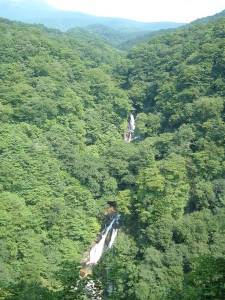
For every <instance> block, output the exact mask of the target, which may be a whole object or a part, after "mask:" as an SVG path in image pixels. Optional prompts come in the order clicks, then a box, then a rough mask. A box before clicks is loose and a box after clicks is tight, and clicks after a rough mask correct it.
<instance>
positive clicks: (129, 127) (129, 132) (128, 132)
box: [124, 114, 135, 143]
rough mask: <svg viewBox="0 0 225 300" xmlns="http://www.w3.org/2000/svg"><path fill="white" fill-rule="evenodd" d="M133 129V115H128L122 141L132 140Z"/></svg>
mask: <svg viewBox="0 0 225 300" xmlns="http://www.w3.org/2000/svg"><path fill="white" fill-rule="evenodd" d="M134 129H135V120H134V115H133V114H131V115H130V121H129V123H128V125H127V130H126V132H125V134H124V141H125V142H128V143H130V142H131V141H132V140H133V133H134Z"/></svg>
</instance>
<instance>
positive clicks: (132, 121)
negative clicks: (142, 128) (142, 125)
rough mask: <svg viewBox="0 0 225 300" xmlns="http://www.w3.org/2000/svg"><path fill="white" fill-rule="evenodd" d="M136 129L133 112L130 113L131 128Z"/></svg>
mask: <svg viewBox="0 0 225 300" xmlns="http://www.w3.org/2000/svg"><path fill="white" fill-rule="evenodd" d="M134 129H135V121H134V116H133V114H131V115H130V130H132V131H134Z"/></svg>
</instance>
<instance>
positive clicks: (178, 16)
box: [45, 0, 225, 22]
mask: <svg viewBox="0 0 225 300" xmlns="http://www.w3.org/2000/svg"><path fill="white" fill-rule="evenodd" d="M45 1H46V2H47V3H48V4H51V5H52V6H54V7H56V8H60V9H67V10H74V11H81V12H85V13H88V14H92V15H98V16H107V17H122V18H126V19H132V20H137V21H144V22H157V21H174V22H190V21H193V20H195V19H197V18H202V17H206V16H209V15H213V14H215V13H217V12H220V11H221V10H223V9H225V0H45Z"/></svg>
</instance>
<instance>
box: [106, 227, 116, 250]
mask: <svg viewBox="0 0 225 300" xmlns="http://www.w3.org/2000/svg"><path fill="white" fill-rule="evenodd" d="M117 233H118V228H116V229H114V228H113V231H112V236H111V240H110V242H109V245H108V248H109V249H111V248H112V245H113V243H114V241H115V239H116V236H117Z"/></svg>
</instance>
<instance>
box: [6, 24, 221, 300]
mask: <svg viewBox="0 0 225 300" xmlns="http://www.w3.org/2000/svg"><path fill="white" fill-rule="evenodd" d="M224 22H225V21H224V18H220V19H218V20H216V21H213V22H209V23H208V24H197V25H193V26H189V27H186V28H182V29H179V30H177V31H176V32H170V33H168V34H166V35H162V36H158V37H155V38H153V39H151V40H150V41H149V42H148V43H147V44H143V45H140V46H137V47H134V48H133V49H132V50H131V51H130V53H129V54H128V55H127V57H126V58H123V57H122V56H121V53H120V52H119V51H117V50H114V49H112V48H110V46H108V45H105V44H104V43H103V42H100V41H99V40H98V39H96V36H94V35H92V34H91V33H90V32H88V33H87V32H86V31H85V30H84V31H82V30H74V31H71V32H70V33H68V34H65V33H60V32H58V31H52V30H48V29H46V28H44V27H42V26H28V25H22V24H17V23H10V22H6V21H1V22H0V38H1V41H2V43H1V45H0V84H1V90H0V116H1V124H0V125H1V126H0V211H1V214H0V225H1V231H0V254H1V255H0V257H1V258H0V263H1V270H0V284H1V285H0V288H1V293H2V295H1V297H2V298H3V299H85V298H87V297H86V296H85V291H84V289H85V285H86V283H87V281H85V280H83V281H82V280H80V281H78V270H79V265H80V262H81V258H82V256H83V255H84V253H85V251H87V250H88V248H89V247H90V245H91V243H92V241H93V239H94V237H95V236H96V234H97V232H99V230H100V227H101V226H100V222H101V218H102V215H103V212H104V210H105V209H106V207H107V203H108V202H112V203H113V202H114V203H116V205H117V209H118V211H119V212H120V213H121V229H120V230H119V235H118V238H117V240H116V243H115V244H114V246H113V248H112V249H111V250H110V251H106V253H105V254H104V255H103V257H102V259H101V260H100V263H99V264H98V265H97V266H96V267H95V268H94V271H93V272H94V275H93V279H94V280H96V279H100V280H101V281H102V285H103V287H102V289H103V298H104V297H105V298H106V297H108V299H115V300H116V299H130V300H134V299H139V300H148V299H149V300H150V299H151V300H152V299H194V298H196V299H222V295H223V294H224V276H223V272H224V268H223V265H222V264H224V249H225V245H224V205H225V179H224V174H225V163H224V161H225V152H224V142H225V134H224V132H225V125H224V121H225V119H224V83H225V82H224V78H225V77H224V46H225V44H224V25H225V23H224ZM131 112H133V113H134V115H135V118H136V129H135V133H134V136H135V139H134V140H133V141H132V143H125V142H124V141H123V135H124V132H125V130H126V127H127V119H128V117H129V115H130V113H131ZM87 280H88V279H87ZM96 284H97V285H98V281H96ZM109 284H112V286H113V289H112V290H111V289H109ZM73 287H75V288H73ZM100 288H101V287H100Z"/></svg>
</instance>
